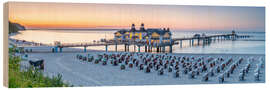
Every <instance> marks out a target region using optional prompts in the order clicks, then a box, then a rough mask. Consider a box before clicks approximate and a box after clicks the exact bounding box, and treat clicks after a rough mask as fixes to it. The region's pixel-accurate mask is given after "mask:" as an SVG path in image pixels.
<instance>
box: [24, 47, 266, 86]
mask: <svg viewBox="0 0 270 90" xmlns="http://www.w3.org/2000/svg"><path fill="white" fill-rule="evenodd" d="M29 48H33V47H29ZM50 48H51V47H35V48H33V49H37V50H39V49H41V50H48V52H35V53H28V55H29V57H28V58H27V59H28V60H35V59H41V58H42V59H44V60H45V70H44V74H45V75H49V76H52V75H57V74H58V73H59V74H62V75H63V79H64V81H65V82H68V83H70V84H72V85H74V86H126V85H183V84H219V81H218V75H215V76H214V77H210V78H209V81H207V82H205V81H202V75H204V73H203V74H200V75H199V76H197V77H196V78H195V79H191V78H188V75H185V74H183V73H180V78H175V77H173V73H171V72H167V71H165V73H164V75H158V72H157V71H154V72H151V73H145V72H143V71H140V70H138V68H134V67H133V68H127V69H125V70H120V66H113V65H111V64H108V65H106V66H103V65H101V63H99V64H94V63H93V62H84V61H80V60H78V59H76V55H77V54H82V55H84V56H87V54H91V55H96V54H99V53H105V52H102V51H91V50H88V52H86V53H84V52H69V53H51V52H49V51H50ZM65 50H67V51H68V50H70V51H72V50H78V49H72V48H69V49H65ZM79 51H83V50H79ZM108 53H116V52H108ZM169 55H176V56H201V57H208V56H211V57H223V58H224V59H228V58H233V60H237V59H238V58H239V57H243V58H244V62H243V64H241V65H239V68H236V70H235V72H236V73H233V74H232V75H231V77H229V78H225V82H224V83H222V84H229V83H264V82H265V69H264V68H262V69H261V71H262V73H261V74H260V78H261V80H260V81H256V80H254V69H255V68H256V64H257V63H258V59H259V58H263V63H265V61H264V59H265V55H259V54H258V55H255V54H192V53H185V54H184V53H175V54H169ZM250 57H253V58H254V59H255V61H254V62H253V63H252V64H251V68H250V73H248V74H247V76H246V80H244V81H239V78H238V76H239V72H240V70H241V69H242V68H244V66H245V63H247V59H248V58H250ZM22 63H24V64H27V61H22Z"/></svg>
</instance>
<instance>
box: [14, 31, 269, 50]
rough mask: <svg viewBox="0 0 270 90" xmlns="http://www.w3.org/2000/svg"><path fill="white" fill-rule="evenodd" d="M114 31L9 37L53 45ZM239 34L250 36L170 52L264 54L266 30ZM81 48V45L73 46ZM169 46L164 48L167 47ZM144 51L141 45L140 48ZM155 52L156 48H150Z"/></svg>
mask: <svg viewBox="0 0 270 90" xmlns="http://www.w3.org/2000/svg"><path fill="white" fill-rule="evenodd" d="M114 32H116V30H23V31H19V33H18V34H15V35H11V36H9V38H12V39H18V40H25V41H29V42H37V43H44V44H53V43H54V42H55V41H60V42H61V43H85V42H94V41H100V40H101V39H113V37H114ZM171 32H172V38H188V37H193V35H195V34H205V35H206V36H207V35H219V34H229V33H231V32H230V31H180V30H171ZM236 34H238V35H251V36H252V37H250V38H247V39H237V40H234V41H233V40H215V41H212V43H211V44H208V45H202V42H200V43H201V44H199V45H198V43H197V41H196V40H195V41H194V45H190V42H189V41H183V43H182V47H180V45H179V44H176V45H174V46H173V53H196V54H197V53H198V54H265V32H237V31H236ZM74 48H79V49H82V47H74ZM129 48H130V49H129V50H130V51H131V52H134V51H138V47H137V48H135V49H134V46H133V45H131V46H130V47H129ZM168 48H169V47H167V48H166V50H169V49H168ZM87 49H88V50H105V46H89V47H87ZM140 50H141V51H144V48H141V49H140ZM108 51H115V46H109V48H108ZM117 51H124V46H123V45H118V46H117ZM153 52H155V49H153Z"/></svg>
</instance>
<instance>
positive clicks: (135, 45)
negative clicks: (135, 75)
mask: <svg viewBox="0 0 270 90" xmlns="http://www.w3.org/2000/svg"><path fill="white" fill-rule="evenodd" d="M134 52H136V45H135V44H134Z"/></svg>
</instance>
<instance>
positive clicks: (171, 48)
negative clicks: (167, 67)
mask: <svg viewBox="0 0 270 90" xmlns="http://www.w3.org/2000/svg"><path fill="white" fill-rule="evenodd" d="M170 53H172V45H170Z"/></svg>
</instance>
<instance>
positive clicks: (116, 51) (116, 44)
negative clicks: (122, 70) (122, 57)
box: [115, 44, 117, 52]
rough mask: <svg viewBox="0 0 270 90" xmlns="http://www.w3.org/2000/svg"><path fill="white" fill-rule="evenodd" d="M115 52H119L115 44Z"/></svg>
mask: <svg viewBox="0 0 270 90" xmlns="http://www.w3.org/2000/svg"><path fill="white" fill-rule="evenodd" d="M115 51H116V52H117V44H115Z"/></svg>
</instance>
